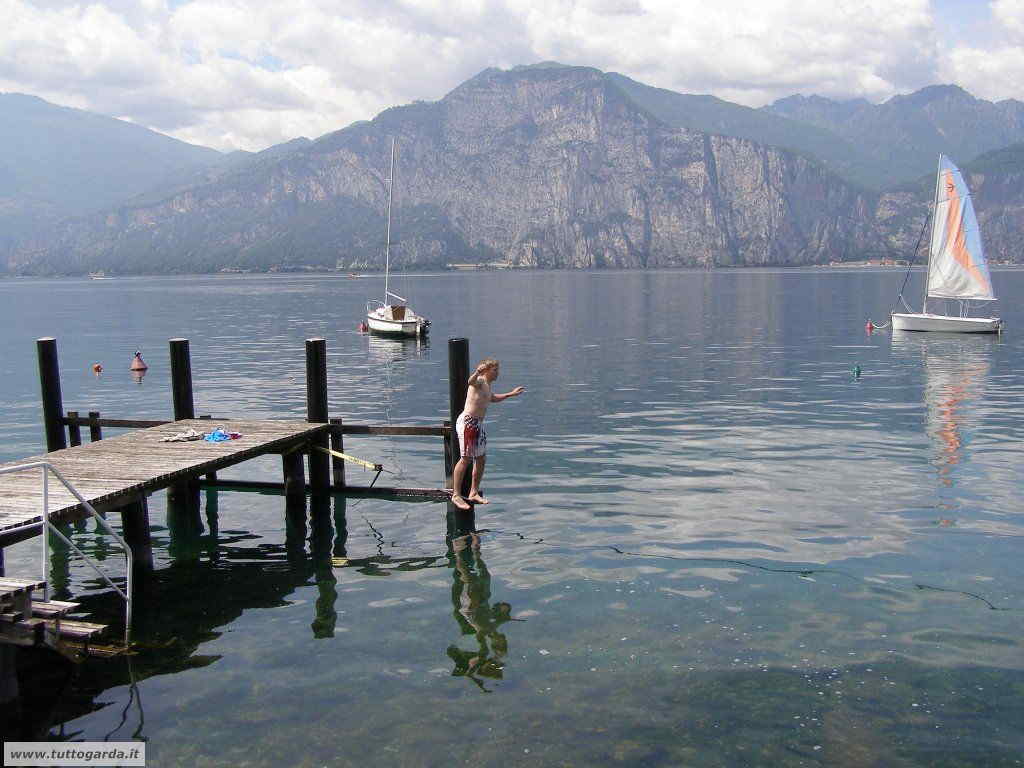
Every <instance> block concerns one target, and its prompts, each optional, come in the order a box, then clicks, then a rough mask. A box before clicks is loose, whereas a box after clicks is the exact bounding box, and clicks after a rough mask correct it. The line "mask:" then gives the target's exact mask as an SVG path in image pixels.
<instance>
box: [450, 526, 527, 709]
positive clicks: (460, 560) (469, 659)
mask: <svg viewBox="0 0 1024 768" xmlns="http://www.w3.org/2000/svg"><path fill="white" fill-rule="evenodd" d="M451 543H452V549H451V559H452V569H453V570H452V616H453V617H454V618H455V622H456V623H457V624H458V625H459V631H460V633H461V634H462V635H463V636H467V635H471V636H473V639H474V640H475V642H476V648H473V649H471V650H464V649H462V648H460V647H459V646H458V645H455V644H452V645H449V646H448V650H447V654H448V658H450V659H451V660H452V661H453V662H454V663H455V667H454V668H453V669H452V676H453V677H466V678H468V679H470V680H472V681H473V682H474V683H476V685H477V686H478V687H479V688H480V690H482V691H484V692H485V693H490V692H491V691H490V689H488V688H487V687H486V685H485V684H484V680H483V678H488V679H491V680H501V679H502V678H503V677H504V670H505V657H506V656H508V639H507V638H506V637H505V635H504V633H503V632H500V631H499V628H500V627H501V625H502V624H505V623H506V622H509V621H513V619H512V616H511V613H512V606H511V605H510V604H509V603H506V602H503V601H498V602H493V603H492V602H491V573H490V571H488V570H487V564H486V563H485V562H484V558H483V555H482V554H481V552H480V535H479V534H478V533H469V534H466V535H465V536H459V537H457V538H455V539H452V542H451Z"/></svg>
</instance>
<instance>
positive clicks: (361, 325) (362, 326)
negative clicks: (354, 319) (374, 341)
mask: <svg viewBox="0 0 1024 768" xmlns="http://www.w3.org/2000/svg"><path fill="white" fill-rule="evenodd" d="M356 328H357V329H358V331H359V332H360V333H366V332H368V331H369V330H370V326H369V324H367V322H366V321H365V320H363V321H362V322H361V323H359V325H357V326H356Z"/></svg>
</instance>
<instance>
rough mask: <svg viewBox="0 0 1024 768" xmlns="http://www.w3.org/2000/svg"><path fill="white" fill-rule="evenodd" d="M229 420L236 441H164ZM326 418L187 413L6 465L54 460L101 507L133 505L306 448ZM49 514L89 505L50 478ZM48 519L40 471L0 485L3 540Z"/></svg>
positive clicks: (79, 512)
mask: <svg viewBox="0 0 1024 768" xmlns="http://www.w3.org/2000/svg"><path fill="white" fill-rule="evenodd" d="M215 426H223V427H224V428H225V429H227V430H230V431H232V432H239V433H241V435H242V436H241V437H240V438H238V439H236V440H225V441H223V442H219V443H211V442H207V441H206V440H193V441H189V442H163V440H162V438H164V437H169V436H171V435H175V434H179V433H181V432H184V431H186V430H189V429H193V430H195V431H196V432H200V433H203V432H209V431H210V430H211V429H212V428H213V427H215ZM329 428H330V426H329V425H328V424H310V423H308V422H305V421H283V420H282V421H277V420H261V421H252V420H245V421H241V420H240V421H225V422H224V423H223V424H220V423H215V422H212V421H210V420H209V419H183V420H181V421H173V422H168V423H167V424H164V425H161V426H157V427H149V428H148V429H138V430H134V431H132V432H128V433H126V434H123V435H119V436H117V437H111V438H107V439H105V440H99V441H97V442H94V443H85V444H83V445H79V446H75V447H72V448H65V449H63V450H59V451H53V452H52V453H47V454H43V455H40V456H33V457H31V458H28V459H24V460H22V461H18V462H11V463H9V464H4V465H0V468H3V467H9V466H15V465H17V464H28V463H31V462H35V461H46V462H49V463H50V464H52V465H53V466H54V467H56V468H57V470H58V471H59V472H60V473H61V474H62V475H64V477H65V478H66V479H67V480H68V481H69V482H70V483H71V484H72V485H73V486H74V487H75V488H76V489H77V490H78V492H79V493H80V494H82V496H83V497H85V499H86V501H88V502H89V503H90V504H91V505H92V506H93V507H95V508H96V509H97V511H105V510H109V509H115V508H120V507H124V506H127V505H128V504H131V503H132V502H134V501H136V500H137V499H138V498H139V497H140V496H144V495H148V494H151V493H153V492H154V491H158V490H160V489H162V488H167V487H169V486H171V485H174V484H175V483H176V482H181V481H185V480H190V479H193V478H196V477H198V476H199V475H207V474H211V473H213V472H216V471H217V470H219V469H224V468H226V467H230V466H233V465H235V464H239V463H241V462H243V461H247V460H249V459H252V458H255V457H256V456H262V455H265V454H286V453H289V452H290V451H293V450H299V449H302V448H303V447H304V446H305V445H307V444H308V443H309V442H310V440H311V439H312V438H314V437H317V436H320V435H323V434H325V433H326V432H327V431H328V430H329ZM49 507H50V515H51V520H52V521H54V522H67V521H71V520H75V519H78V518H81V517H82V516H83V515H85V514H86V513H85V510H84V508H83V507H82V505H81V504H80V503H79V502H78V500H77V499H76V498H75V497H74V496H72V495H71V494H70V493H69V492H68V491H67V490H66V489H65V488H64V486H63V485H61V484H60V483H59V482H58V481H56V479H54V478H52V477H51V478H50V482H49ZM41 520H42V482H41V476H40V470H29V471H25V472H17V473H13V474H10V475H5V476H4V480H3V483H2V484H0V542H2V541H3V539H4V537H5V536H4V535H5V532H6V531H11V530H12V529H24V527H25V526H26V525H31V524H33V523H39V522H40V521H41Z"/></svg>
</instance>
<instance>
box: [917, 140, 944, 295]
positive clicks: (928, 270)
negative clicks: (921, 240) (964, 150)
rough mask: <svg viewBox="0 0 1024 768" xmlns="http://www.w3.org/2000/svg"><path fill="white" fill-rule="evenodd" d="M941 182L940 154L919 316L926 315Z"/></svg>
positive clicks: (940, 155)
mask: <svg viewBox="0 0 1024 768" xmlns="http://www.w3.org/2000/svg"><path fill="white" fill-rule="evenodd" d="M941 181H942V154H941V153H939V167H938V168H936V169H935V197H934V198H933V199H932V236H931V238H930V239H929V240H928V263H927V264H925V268H924V299H923V300H922V301H921V314H922V315H926V314H928V276H929V275H930V274H931V271H932V244H933V243H934V242H935V221H936V219H937V218H938V211H939V184H940V182H941Z"/></svg>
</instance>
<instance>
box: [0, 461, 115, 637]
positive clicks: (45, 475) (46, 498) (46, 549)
mask: <svg viewBox="0 0 1024 768" xmlns="http://www.w3.org/2000/svg"><path fill="white" fill-rule="evenodd" d="M30 469H42V486H43V514H42V519H41V520H40V521H38V522H31V523H26V524H24V525H19V526H16V527H14V528H5V529H4V533H5V534H10V533H18V532H20V531H28V530H32V529H34V528H43V578H44V579H45V585H44V587H43V599H44V600H49V599H50V571H49V567H50V537H49V536H47V535H46V534H47V532H50V533H54V534H56V536H57V537H58V538H59V539H60V540H61V541H63V542H64V543H65V544H67V545H68V546H69V547H70V548H71V549H72V550H74V551H75V553H76V554H78V555H79V557H81V558H82V560H84V561H85V564H86V565H88V566H89V567H90V568H92V569H93V570H94V571H96V573H97V574H98V575H99V577H100V578H101V579H103V580H104V581H105V582H107V584H109V585H110V587H111V588H112V589H113V590H114V591H115V592H117V594H119V595H120V596H121V598H122V599H123V600H124V603H125V616H124V642H125V645H128V641H129V638H130V637H131V626H132V570H133V568H132V565H133V563H132V549H131V547H129V546H128V543H127V542H126V541H125V540H124V539H122V538H121V536H120V535H119V534H118V533H117V531H115V530H114V529H113V528H111V527H110V524H109V523H108V522H107V521H106V520H105V519H104V518H103V516H102V515H100V514H99V513H98V512H97V511H96V510H95V509H94V508H93V506H92V504H90V503H89V502H88V501H86V500H85V498H83V496H82V494H80V493H79V492H78V490H77V489H76V488H75V487H74V486H73V485H72V484H71V483H70V482H68V480H67V479H66V478H65V477H64V475H62V474H61V473H60V470H58V469H57V468H56V467H55V466H53V465H52V464H50V463H49V462H47V461H34V462H31V463H29V464H19V465H17V466H14V467H6V468H3V469H0V475H6V474H9V473H11V472H27V471H28V470H30ZM50 472H52V473H53V474H54V475H55V476H56V478H57V479H58V480H60V482H61V484H63V486H64V487H65V488H67V489H68V491H69V492H70V493H71V495H72V496H74V497H75V498H76V499H78V501H79V502H81V504H82V506H83V507H85V510H86V511H87V512H88V513H89V514H90V515H92V517H93V519H95V520H96V523H97V525H99V526H101V527H102V528H103V529H104V530H105V531H106V532H107V533H109V534H110V535H111V536H113V537H114V538H115V539H116V540H117V543H118V544H120V545H121V547H122V549H124V555H125V562H126V565H127V571H128V572H127V580H126V583H125V589H124V591H122V590H121V588H120V587H118V586H117V585H116V584H115V583H114V582H113V581H111V580H110V579H109V578H108V577H107V575H106V574H105V573H104V572H103V571H102V570H101V569H100V567H99V566H98V565H96V564H95V563H94V562H93V561H92V560H91V559H90V558H89V557H88V555H86V554H85V553H84V552H82V550H80V549H79V548H78V547H77V546H75V543H74V542H73V541H71V539H69V538H68V537H67V536H65V535H64V534H63V533H61V532H60V530H58V528H57V527H56V526H55V525H54V524H53V523H51V522H50V475H49V473H50Z"/></svg>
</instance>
